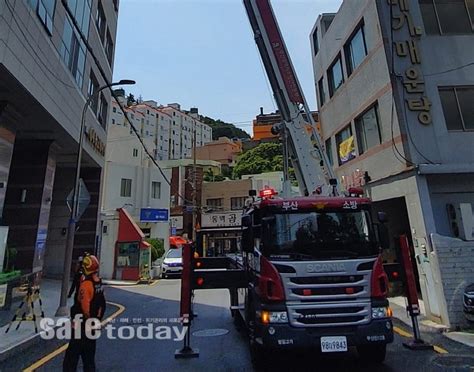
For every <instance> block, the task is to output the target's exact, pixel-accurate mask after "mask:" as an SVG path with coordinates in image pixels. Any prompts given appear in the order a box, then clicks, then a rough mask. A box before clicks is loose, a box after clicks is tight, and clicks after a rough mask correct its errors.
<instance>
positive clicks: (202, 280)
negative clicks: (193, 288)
mask: <svg viewBox="0 0 474 372" xmlns="http://www.w3.org/2000/svg"><path fill="white" fill-rule="evenodd" d="M196 283H197V285H198V286H201V285H203V284H204V279H203V278H197V280H196Z"/></svg>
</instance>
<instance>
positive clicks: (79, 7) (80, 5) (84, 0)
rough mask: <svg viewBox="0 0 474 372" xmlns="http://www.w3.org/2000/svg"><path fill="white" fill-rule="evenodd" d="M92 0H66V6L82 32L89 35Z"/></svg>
mask: <svg viewBox="0 0 474 372" xmlns="http://www.w3.org/2000/svg"><path fill="white" fill-rule="evenodd" d="M91 3H92V0H67V7H68V8H69V10H70V11H71V13H72V14H73V16H74V19H75V21H76V22H77V24H78V25H79V28H80V29H81V32H82V34H83V35H84V36H85V37H86V38H87V37H88V36H89V20H90V15H91V5H92V4H91Z"/></svg>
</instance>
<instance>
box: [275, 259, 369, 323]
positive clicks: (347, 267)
mask: <svg viewBox="0 0 474 372" xmlns="http://www.w3.org/2000/svg"><path fill="white" fill-rule="evenodd" d="M373 262H374V258H368V259H367V258H366V259H361V260H347V261H338V265H339V267H341V268H343V269H341V270H340V271H339V272H337V271H336V272H314V268H315V267H321V268H324V267H333V266H331V264H333V263H334V261H332V262H317V263H311V262H291V263H290V262H288V261H286V262H284V263H283V262H282V264H284V265H287V266H291V267H292V268H293V269H294V270H292V271H293V272H291V271H289V270H288V272H285V273H282V272H280V275H281V278H282V282H283V286H284V288H285V294H286V301H287V307H288V315H289V320H290V323H291V325H292V326H294V327H308V326H309V327H326V326H349V325H358V324H366V323H368V322H370V319H371V303H370V293H371V289H370V280H371V274H372V271H371V268H372V267H373ZM316 264H317V265H319V266H316Z"/></svg>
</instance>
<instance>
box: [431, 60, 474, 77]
mask: <svg viewBox="0 0 474 372" xmlns="http://www.w3.org/2000/svg"><path fill="white" fill-rule="evenodd" d="M469 66H474V62H470V63H466V64H465V65H461V66H458V67H453V68H450V69H448V70H444V71H439V72H433V73H431V74H423V76H425V77H428V76H436V75H441V74H446V73H448V72H453V71H457V70H462V69H463V68H466V67H469Z"/></svg>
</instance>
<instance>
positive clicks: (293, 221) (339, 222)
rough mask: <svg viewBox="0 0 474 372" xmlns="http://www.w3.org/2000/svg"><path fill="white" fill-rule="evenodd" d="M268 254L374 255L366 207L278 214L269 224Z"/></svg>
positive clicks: (346, 256) (307, 257)
mask: <svg viewBox="0 0 474 372" xmlns="http://www.w3.org/2000/svg"><path fill="white" fill-rule="evenodd" d="M269 233H270V234H269V235H270V237H271V242H270V244H269V251H267V252H268V253H269V254H270V255H271V256H275V258H277V256H280V257H281V258H288V257H291V256H293V257H294V258H300V259H314V258H318V259H341V258H358V257H367V256H374V255H377V253H378V249H377V245H376V244H375V241H374V239H373V234H372V229H371V224H370V217H369V214H368V212H366V211H357V212H356V211H351V212H324V213H318V212H309V213H286V214H277V215H276V216H275V220H274V221H273V223H271V224H270V231H269Z"/></svg>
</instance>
